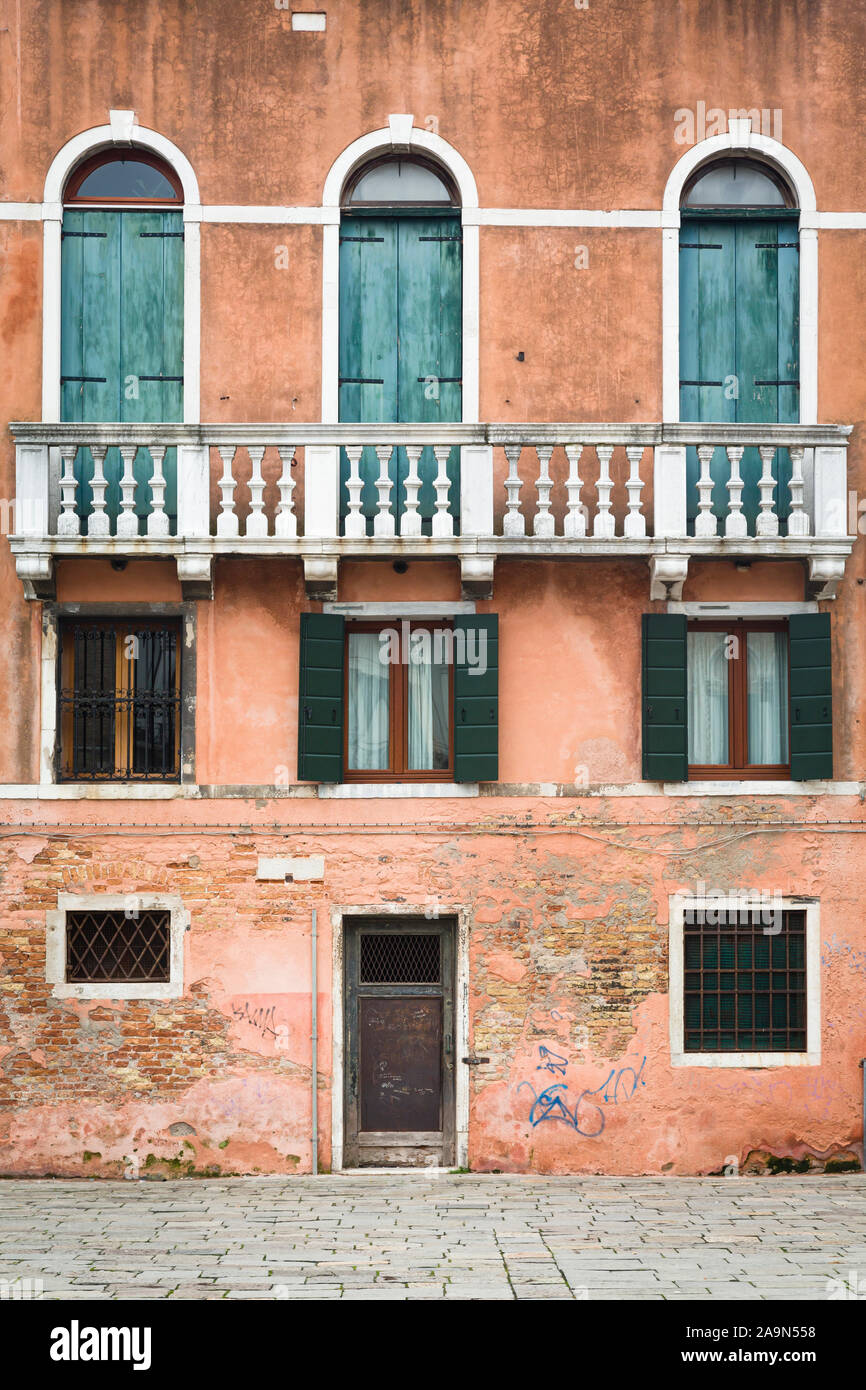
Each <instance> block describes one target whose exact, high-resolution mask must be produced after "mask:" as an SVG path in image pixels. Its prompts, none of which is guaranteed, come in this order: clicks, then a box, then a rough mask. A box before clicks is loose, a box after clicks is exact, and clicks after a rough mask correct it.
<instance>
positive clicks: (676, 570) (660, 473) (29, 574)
mask: <svg viewBox="0 0 866 1390" xmlns="http://www.w3.org/2000/svg"><path fill="white" fill-rule="evenodd" d="M11 428H12V433H13V436H14V439H15V444H16V452H17V470H16V498H15V508H14V511H15V516H14V522H13V526H12V530H13V535H12V537H11V544H12V549H13V552H14V553H15V556H16V564H17V567H18V572H19V574H20V575H21V577H22V579H23V580H24V582H25V586H26V589H27V592H28V594H29V595H30V596H31V597H44V596H46V595H47V594H48V593H50V591H51V585H52V575H53V557H54V556H56V555H61V556H62V555H71V554H108V555H112V556H120V555H124V556H129V557H147V556H158V555H170V556H174V557H175V558H176V559H177V564H178V572H179V575H180V578H181V581H182V582H183V584H184V586H185V588H186V590H187V592H188V593H190V594H193V595H202V594H204V593H206V592H209V586H210V582H211V569H212V561H213V557H214V556H215V555H219V554H225V553H240V554H253V553H269V554H297V555H298V556H300V557H302V558H303V561H304V566H305V571H306V578H307V585H308V590H309V592H310V593H311V594H314V595H316V596H319V597H322V596H325V595H326V594H330V593H332V592H333V591H334V589H335V585H336V576H337V566H338V562H339V559H340V557H341V556H343V555H359V554H381V553H383V552H388V553H390V552H391V551H393V552H394V553H395V554H397V553H399V554H410V555H429V556H439V555H455V556H457V557H459V559H460V563H461V568H462V573H463V583H464V589H465V591H466V592H467V593H473V594H476V595H481V594H482V593H484V592H487V591H489V588H490V585H491V583H492V574H493V565H494V560H495V557H496V556H497V555H499V554H523V555H526V556H531V555H537V556H544V555H549V556H553V557H563V556H568V555H574V556H586V555H592V554H596V555H617V554H620V555H626V554H641V555H645V556H647V557H648V558H649V561H650V566H651V569H652V575H653V596H654V597H665V596H676V595H677V593H678V591H679V590H681V587H682V580H683V578H684V577H685V572H686V567H687V564H688V557H689V555H692V554H704V555H706V554H711V555H753V556H757V555H764V556H776V557H783V556H787V557H791V556H801V557H807V558H808V560H809V565H810V575H811V579H812V584H813V590H814V591H815V592H820V593H822V594H823V595H824V596H830V594H831V592H832V591H833V590H834V586H835V583H836V582H837V581H838V578H839V577H840V576H841V574H842V572H843V569H844V561H845V557H846V556H847V554H848V553H849V552H850V549H851V544H852V538H851V537H850V536H849V535H848V533H847V530H848V528H847V464H846V455H847V444H848V435H849V433H850V427H848V426H843V425H810V426H806V425H802V426H801V425H711V424H675V425H658V424H633V425H630V424H608V423H604V424H560V423H557V424H520V425H512V424H481V425H459V424H454V425H420V424H417V425H416V424H410V425H405V424H404V425H395V424H388V425H358V424H355V425H350V424H341V425H317V424H312V425H311V424H307V425H296V424H292V425H288V424H276V425H260V424H254V425H179V424H154V425H146V424H135V425H127V424H29V423H27V424H14V425H12V427H11ZM746 451H757V452H756V453H752V454H751V463H752V468H751V470H750V472H751V476H752V478H753V479H755V478H757V477H758V471H757V470H758V468H759V469H760V473H759V480H758V481H757V483H756V482H755V481H752V482H750V483H749V484H748V486H747V485H746V484H744V481H743V478H744V473H743V463H744V456H746V457H748V456H747V454H746ZM758 461H759V462H758Z"/></svg>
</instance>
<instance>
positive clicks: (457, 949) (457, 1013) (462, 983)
mask: <svg viewBox="0 0 866 1390" xmlns="http://www.w3.org/2000/svg"><path fill="white" fill-rule="evenodd" d="M435 910H436V915H435V917H433V916H431V908H430V905H429V903H428V904H423V903H407V902H384V903H367V904H364V905H362V906H357V907H356V906H352V907H348V906H342V907H332V908H331V1171H332V1172H334V1173H339V1172H342V1171H343V1136H344V1127H343V1120H344V1103H343V1092H344V1083H345V1055H344V1053H345V1033H346V1019H345V998H346V995H345V971H344V945H345V926H346V922H347V921H348V922H349V923H350V924H351V923H352V922H353V921H354V920H355V919H356V918H359V917H394V918H399V917H403V918H408V919H411V920H413V921H420V922H423V921H425V920H426V921H430V922H432V923H433V924H435V923H436V922H439V921H441V920H442V919H443V918H452V919H453V920H454V922H455V932H454V976H455V978H454V1068H455V1076H454V1106H455V1123H454V1144H455V1166H456V1167H458V1168H466V1167H468V1164H469V1067H468V1066H467V1065H466V1064H465V1062H464V1061H463V1058H464V1057H467V1056H468V1055H469V912H468V910H467V909H466V908H465V907H461V906H460V905H459V904H457V905H455V904H446V903H437V904H436V909H435ZM353 1171H354V1170H353ZM395 1171H399V1170H395ZM412 1171H413V1172H420V1173H423V1172H425V1171H426V1170H425V1169H423V1168H421V1169H417V1168H415V1169H412Z"/></svg>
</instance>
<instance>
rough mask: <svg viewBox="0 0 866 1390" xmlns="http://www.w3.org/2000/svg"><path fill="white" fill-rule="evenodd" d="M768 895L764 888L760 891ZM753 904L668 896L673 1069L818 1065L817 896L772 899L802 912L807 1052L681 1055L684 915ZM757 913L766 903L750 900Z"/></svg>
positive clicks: (686, 895) (733, 898)
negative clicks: (698, 911)
mask: <svg viewBox="0 0 866 1390" xmlns="http://www.w3.org/2000/svg"><path fill="white" fill-rule="evenodd" d="M765 891H767V890H765ZM751 901H752V900H746V901H745V902H744V899H743V898H740V897H737V896H736V895H731V896H730V897H721V896H720V897H715V896H712V895H709V894H707V895H699V894H690V893H672V894H671V895H670V897H669V899H668V907H669V917H668V920H669V928H668V931H669V956H668V959H669V985H668V987H669V999H670V1048H671V1066H672V1067H748V1068H756V1067H817V1066H820V1064H821V905H820V902H819V900H818V899H817V898H801V897H796V896H791V897H785V896H780V897H779V898H773V906H774V907H775V906H779V907H781V910H782V911H783V912H805V914H806V1051H805V1052H686V1051H685V949H684V946H685V930H684V928H685V915H686V912H689V911H692V910H694V909H700V908H706V909H711V910H713V911H720V910H725V911H728V912H731V913H733V912H739V911H741V910H742V909H743V907H744V906H748V905H749V903H750V902H751ZM754 905H755V907H756V908H757V909H760V908H761V907H764V906H766V899H765V900H764V901H763V902H762V901H761V899H760V897H757V898H755V899H754Z"/></svg>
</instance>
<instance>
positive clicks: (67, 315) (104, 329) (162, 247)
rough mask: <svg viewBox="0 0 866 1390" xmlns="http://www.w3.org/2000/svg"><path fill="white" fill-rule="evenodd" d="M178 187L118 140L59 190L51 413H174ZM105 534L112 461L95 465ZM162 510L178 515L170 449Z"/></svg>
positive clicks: (144, 467)
mask: <svg viewBox="0 0 866 1390" xmlns="http://www.w3.org/2000/svg"><path fill="white" fill-rule="evenodd" d="M182 204H183V194H182V190H181V186H180V181H179V179H178V177H177V174H176V173H175V171H174V170H173V169H171V168H170V167H169V166H168V165H167V164H165V163H164V162H163V161H162V160H160V159H158V158H157V157H156V156H155V155H152V154H151V153H149V152H147V151H143V150H136V149H134V148H132V149H130V148H124V151H123V153H122V154H118V153H117V151H109V152H103V153H100V154H97V155H95V156H92V157H91V158H89V159H87V160H85V161H84V162H83V163H82V164H80V165H79V166H78V167H77V168H76V169H74V170H73V172H72V174H71V175H70V177H69V179H68V180H67V184H66V188H65V190H64V211H63V228H62V234H61V235H62V242H61V351H60V388H61V393H60V394H61V419H63V420H71V421H161V422H168V421H179V420H182V419H183V370H184V368H183V244H184V243H183V237H184V230H183V212H182ZM103 467H104V472H105V476H106V478H107V479H108V489H107V491H106V506H107V510H108V514H109V518H110V521H111V526H112V530H114V524H115V520H116V517H117V514H118V512H119V510H120V500H121V497H120V479H121V476H122V473H123V464H122V460H121V457H120V454H119V451H118V450H117V449H111V450H109V452H108V454H107V455H106V458H105V462H104V465H103ZM75 469H76V476H77V478H78V480H79V492H78V499H77V500H78V506H79V509H80V511H81V513H82V514H83V515H87V514H88V513H89V511H90V508H91V491H90V487H89V483H90V480H91V478H92V476H93V459H92V457H91V454H90V452H89V451H88V450H85V449H81V450H79V453H78V458H77V459H76V463H75ZM134 471H135V474H136V479H137V485H136V492H135V502H136V511H137V513H138V515H139V517H140V519H141V526H142V528H143V526H144V518H145V516H146V515H147V513H148V512H149V511H150V503H151V492H150V487H149V485H148V483H147V479H148V478H149V477H150V475H151V473H152V463H151V461H150V459H149V458H148V457H147V455H146V451H145V450H139V452H138V455H137V457H136V460H135V464H134ZM163 473H164V474H165V477H166V479H167V488H166V493H165V509H166V512H167V513H168V516H169V520H170V523H171V525H172V527H173V526H174V520H175V517H176V513H177V500H176V499H177V485H176V451H175V450H174V449H169V450H168V451H167V452H166V456H165V460H164V462H163Z"/></svg>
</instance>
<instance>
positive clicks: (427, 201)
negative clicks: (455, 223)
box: [344, 157, 459, 208]
mask: <svg viewBox="0 0 866 1390" xmlns="http://www.w3.org/2000/svg"><path fill="white" fill-rule="evenodd" d="M344 205H345V206H346V207H349V208H351V207H356V208H361V207H409V206H412V207H429V206H434V207H440V206H448V207H457V206H459V199H458V196H457V192H456V190H455V189H454V187H453V185H452V184H451V180H450V179H449V178H448V176H447V175H446V174H445V171H444V170H442V169H440V168H438V167H437V166H436V165H434V164H432V163H430V162H429V161H428V160H422V159H416V158H412V159H405V158H396V159H395V158H392V157H385V158H384V159H379V160H374V161H373V162H372V163H370V164H365V165H363V166H362V168H361V169H360V170H359V171H358V172H357V173H356V174H355V176H354V178H353V179H352V180H351V181H350V183H349V184H348V185H347V187H346V190H345V193H344Z"/></svg>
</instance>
